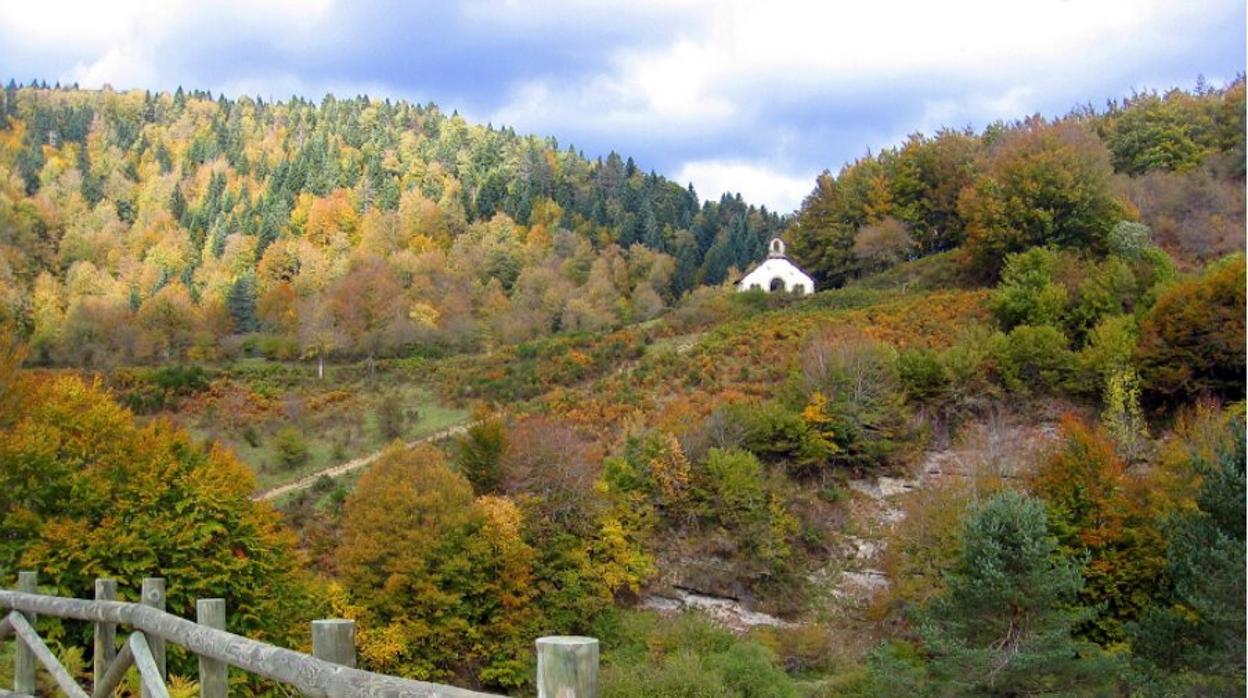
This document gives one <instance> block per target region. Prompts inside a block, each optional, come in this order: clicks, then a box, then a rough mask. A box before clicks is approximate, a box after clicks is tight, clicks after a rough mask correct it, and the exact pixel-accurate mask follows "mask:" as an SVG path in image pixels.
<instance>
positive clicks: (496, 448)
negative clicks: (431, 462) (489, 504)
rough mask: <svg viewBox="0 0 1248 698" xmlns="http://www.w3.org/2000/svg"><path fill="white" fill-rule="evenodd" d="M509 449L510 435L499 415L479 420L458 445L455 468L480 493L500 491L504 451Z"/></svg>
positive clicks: (470, 427) (456, 446) (456, 447)
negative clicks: (508, 438)
mask: <svg viewBox="0 0 1248 698" xmlns="http://www.w3.org/2000/svg"><path fill="white" fill-rule="evenodd" d="M506 449H507V433H506V430H505V429H504V427H503V420H502V419H500V418H499V417H497V416H482V417H480V418H479V419H477V420H476V421H475V422H473V424H472V425H471V426H469V427H468V431H467V432H465V433H464V436H463V437H462V438H460V440H459V442H458V443H457V444H456V445H455V465H456V466H458V467H459V472H460V473H461V474H462V475H463V476H464V477H466V478H468V482H471V483H472V489H473V491H474V492H476V493H477V494H491V493H494V492H497V491H498V486H499V484H501V483H502V480H503V464H502V460H503V452H504V451H506Z"/></svg>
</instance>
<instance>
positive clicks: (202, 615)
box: [195, 599, 229, 698]
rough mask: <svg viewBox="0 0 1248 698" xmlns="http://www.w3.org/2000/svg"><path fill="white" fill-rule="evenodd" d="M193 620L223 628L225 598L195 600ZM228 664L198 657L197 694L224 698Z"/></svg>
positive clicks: (208, 697)
mask: <svg viewBox="0 0 1248 698" xmlns="http://www.w3.org/2000/svg"><path fill="white" fill-rule="evenodd" d="M195 622H196V623H199V624H200V625H203V626H207V627H209V628H216V629H217V630H225V599H200V600H198V601H196V602H195ZM228 672H229V666H228V665H227V664H226V663H225V662H222V661H220V660H217V659H209V658H208V657H204V656H200V658H199V695H200V696H201V698H226V696H227V695H228V693H229V682H228V681H227V679H228V677H229V673H228Z"/></svg>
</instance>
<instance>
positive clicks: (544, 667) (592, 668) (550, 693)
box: [537, 636, 598, 698]
mask: <svg viewBox="0 0 1248 698" xmlns="http://www.w3.org/2000/svg"><path fill="white" fill-rule="evenodd" d="M537 698H598V641H597V640H595V639H594V638H592V637H569V636H554V637H542V638H538V640H537Z"/></svg>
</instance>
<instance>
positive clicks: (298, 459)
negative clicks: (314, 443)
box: [273, 424, 308, 468]
mask: <svg viewBox="0 0 1248 698" xmlns="http://www.w3.org/2000/svg"><path fill="white" fill-rule="evenodd" d="M273 450H275V451H276V452H277V459H278V462H280V463H281V465H282V466H283V467H286V468H297V467H299V466H301V465H303V464H304V463H306V462H308V442H307V440H306V439H304V437H303V432H302V431H300V430H299V428H298V427H296V426H294V425H293V424H288V425H286V426H284V427H282V428H281V429H278V430H277V433H276V434H274V435H273Z"/></svg>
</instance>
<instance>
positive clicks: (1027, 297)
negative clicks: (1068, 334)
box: [990, 247, 1067, 330]
mask: <svg viewBox="0 0 1248 698" xmlns="http://www.w3.org/2000/svg"><path fill="white" fill-rule="evenodd" d="M1057 266H1058V255H1057V253H1056V252H1055V251H1053V250H1050V249H1047V248H1044V247H1033V248H1031V249H1030V250H1028V251H1026V252H1019V253H1016V254H1011V255H1009V256H1007V257H1006V258H1005V269H1004V270H1003V271H1002V272H1001V282H1000V283H999V284H997V288H996V289H995V290H994V291H993V293H992V299H991V301H990V303H991V308H992V315H993V317H994V318H996V320H997V322H998V323H1000V324H1001V326H1002V327H1003V328H1004V329H1006V330H1009V329H1013V328H1014V327H1017V326H1018V325H1033V326H1040V325H1049V326H1053V327H1058V326H1059V323H1060V321H1061V318H1062V315H1063V314H1064V312H1065V310H1066V301H1067V294H1066V288H1065V287H1064V286H1061V285H1059V284H1057V283H1055V282H1054V276H1055V275H1056V273H1057Z"/></svg>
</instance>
